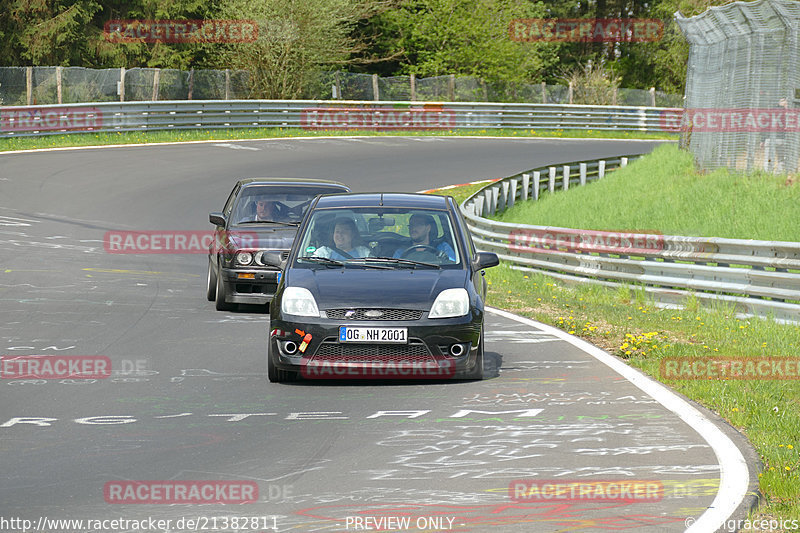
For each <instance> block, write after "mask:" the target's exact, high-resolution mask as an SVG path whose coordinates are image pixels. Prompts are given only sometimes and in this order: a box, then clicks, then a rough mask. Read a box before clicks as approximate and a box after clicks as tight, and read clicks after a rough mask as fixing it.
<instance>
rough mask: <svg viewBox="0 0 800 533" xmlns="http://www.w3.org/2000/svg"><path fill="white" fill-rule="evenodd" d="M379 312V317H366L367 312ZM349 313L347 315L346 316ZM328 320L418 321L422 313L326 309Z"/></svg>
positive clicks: (416, 311)
mask: <svg viewBox="0 0 800 533" xmlns="http://www.w3.org/2000/svg"><path fill="white" fill-rule="evenodd" d="M368 311H369V312H379V313H381V316H367V314H366V313H367V312H368ZM348 313H349V314H348ZM325 314H326V315H327V317H328V318H333V319H336V320H419V319H420V318H421V317H422V311H418V310H416V309H350V308H344V309H328V310H326V311H325Z"/></svg>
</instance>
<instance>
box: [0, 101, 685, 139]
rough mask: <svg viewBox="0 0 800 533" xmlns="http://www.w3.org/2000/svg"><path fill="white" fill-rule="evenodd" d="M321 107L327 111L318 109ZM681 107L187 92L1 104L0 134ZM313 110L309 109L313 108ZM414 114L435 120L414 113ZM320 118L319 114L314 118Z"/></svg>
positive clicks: (520, 121) (667, 111) (612, 117)
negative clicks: (228, 96)
mask: <svg viewBox="0 0 800 533" xmlns="http://www.w3.org/2000/svg"><path fill="white" fill-rule="evenodd" d="M325 110H328V111H329V112H328V113H327V114H326V113H324V111H325ZM681 112H682V110H680V109H674V108H660V107H629V106H591V105H569V104H497V103H463V102H436V103H425V102H374V101H341V100H334V101H317V100H203V101H199V100H189V101H182V100H181V101H165V102H100V103H90V104H64V105H43V106H32V107H2V108H0V138H2V137H12V136H13V137H17V136H31V135H52V134H64V133H85V132H96V131H112V132H113V131H147V130H164V129H213V128H276V127H280V128H304V129H313V130H320V129H329V130H367V131H369V130H381V129H402V130H415V129H416V130H427V129H485V130H493V129H499V128H525V129H533V130H537V129H585V130H615V131H636V132H677V130H676V129H675V124H679V122H680V121H679V120H677V121H676V120H675V117H676V116H678V117H680V113H681ZM314 113H316V114H315V115H314ZM420 115H422V116H425V117H427V118H431V117H439V118H441V120H439V121H438V122H435V123H433V124H432V123H431V122H432V121H431V120H418V119H419V117H420ZM317 119H319V120H317Z"/></svg>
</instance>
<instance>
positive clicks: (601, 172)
mask: <svg viewBox="0 0 800 533" xmlns="http://www.w3.org/2000/svg"><path fill="white" fill-rule="evenodd" d="M605 175H606V160H605V159H601V160H600V161H598V162H597V179H599V180H601V179H603V178H604V177H605Z"/></svg>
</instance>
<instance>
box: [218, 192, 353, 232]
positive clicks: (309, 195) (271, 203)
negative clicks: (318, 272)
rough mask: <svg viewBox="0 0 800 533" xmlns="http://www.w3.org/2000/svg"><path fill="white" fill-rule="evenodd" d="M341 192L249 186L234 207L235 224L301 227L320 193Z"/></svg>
mask: <svg viewBox="0 0 800 533" xmlns="http://www.w3.org/2000/svg"><path fill="white" fill-rule="evenodd" d="M331 192H339V191H338V190H331V189H325V188H320V187H291V186H285V185H281V186H275V185H272V186H265V185H261V186H253V185H251V186H249V187H245V188H243V189H242V191H241V192H240V193H239V197H238V198H237V200H236V205H235V206H234V208H233V216H232V217H231V221H232V224H233V225H240V224H281V225H286V226H297V225H299V224H300V221H301V220H302V219H303V215H304V214H305V211H306V209H307V208H308V206H309V205H310V204H311V200H313V199H314V197H315V196H317V195H318V194H329V193H331Z"/></svg>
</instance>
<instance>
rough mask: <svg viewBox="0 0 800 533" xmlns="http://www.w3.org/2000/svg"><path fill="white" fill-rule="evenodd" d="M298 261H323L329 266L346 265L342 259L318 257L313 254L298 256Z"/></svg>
mask: <svg viewBox="0 0 800 533" xmlns="http://www.w3.org/2000/svg"><path fill="white" fill-rule="evenodd" d="M297 260H298V261H308V262H310V263H322V264H323V265H329V266H344V263H343V262H341V261H337V260H336V259H330V258H327V257H316V256H313V255H304V256H301V257H298V258H297Z"/></svg>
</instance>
